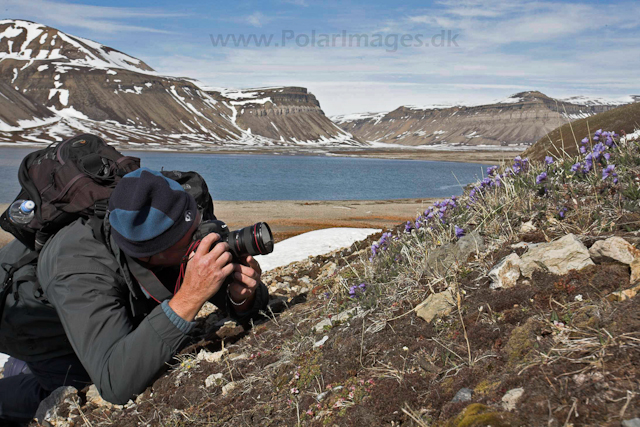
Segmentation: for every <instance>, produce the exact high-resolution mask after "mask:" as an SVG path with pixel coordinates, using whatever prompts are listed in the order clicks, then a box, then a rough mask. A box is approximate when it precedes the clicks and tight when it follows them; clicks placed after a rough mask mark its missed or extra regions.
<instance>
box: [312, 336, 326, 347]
mask: <svg viewBox="0 0 640 427" xmlns="http://www.w3.org/2000/svg"><path fill="white" fill-rule="evenodd" d="M328 339H329V335H325V336H324V337H322V339H321V340H320V341H316V342H315V343H314V344H313V347H315V348H318V347H320V346H322V345H324V343H326V342H327V340H328Z"/></svg>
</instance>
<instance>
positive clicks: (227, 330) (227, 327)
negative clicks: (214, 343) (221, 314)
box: [216, 319, 244, 339]
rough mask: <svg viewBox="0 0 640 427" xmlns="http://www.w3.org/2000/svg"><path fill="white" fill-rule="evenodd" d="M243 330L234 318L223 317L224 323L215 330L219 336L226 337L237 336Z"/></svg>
mask: <svg viewBox="0 0 640 427" xmlns="http://www.w3.org/2000/svg"><path fill="white" fill-rule="evenodd" d="M243 332H244V328H243V327H242V326H240V325H238V324H237V323H236V322H235V321H234V320H228V319H225V321H224V324H223V325H222V326H221V327H220V329H218V330H217V331H216V335H217V336H218V337H219V338H222V339H226V338H231V337H235V336H238V335H240V334H242V333H243Z"/></svg>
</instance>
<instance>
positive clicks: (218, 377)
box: [204, 373, 223, 388]
mask: <svg viewBox="0 0 640 427" xmlns="http://www.w3.org/2000/svg"><path fill="white" fill-rule="evenodd" d="M222 378H223V375H222V374H221V373H217V374H211V375H209V376H208V377H207V379H205V380H204V386H205V387H206V388H209V387H211V386H214V385H220V384H221V383H222Z"/></svg>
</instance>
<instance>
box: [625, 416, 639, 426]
mask: <svg viewBox="0 0 640 427" xmlns="http://www.w3.org/2000/svg"><path fill="white" fill-rule="evenodd" d="M622 427H640V418H631V419H630V420H624V421H622Z"/></svg>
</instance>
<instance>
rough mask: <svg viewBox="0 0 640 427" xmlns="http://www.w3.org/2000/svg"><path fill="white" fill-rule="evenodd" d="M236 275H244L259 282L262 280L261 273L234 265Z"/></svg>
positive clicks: (250, 268)
mask: <svg viewBox="0 0 640 427" xmlns="http://www.w3.org/2000/svg"><path fill="white" fill-rule="evenodd" d="M233 270H234V271H235V272H236V273H240V274H244V275H245V276H248V277H251V278H252V279H254V280H258V279H259V278H260V272H259V271H257V270H256V269H254V268H252V267H247V266H245V265H242V264H234V269H233Z"/></svg>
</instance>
